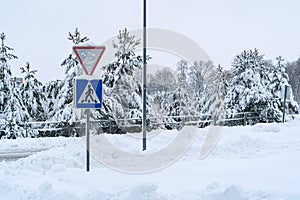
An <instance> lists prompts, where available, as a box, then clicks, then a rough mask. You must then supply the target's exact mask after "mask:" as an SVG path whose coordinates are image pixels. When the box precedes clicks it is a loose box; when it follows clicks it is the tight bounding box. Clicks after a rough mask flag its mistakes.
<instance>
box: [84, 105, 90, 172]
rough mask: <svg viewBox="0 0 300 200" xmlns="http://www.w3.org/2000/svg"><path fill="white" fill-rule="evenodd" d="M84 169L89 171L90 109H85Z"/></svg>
mask: <svg viewBox="0 0 300 200" xmlns="http://www.w3.org/2000/svg"><path fill="white" fill-rule="evenodd" d="M85 132H86V171H87V172H89V171H90V109H86V126H85Z"/></svg>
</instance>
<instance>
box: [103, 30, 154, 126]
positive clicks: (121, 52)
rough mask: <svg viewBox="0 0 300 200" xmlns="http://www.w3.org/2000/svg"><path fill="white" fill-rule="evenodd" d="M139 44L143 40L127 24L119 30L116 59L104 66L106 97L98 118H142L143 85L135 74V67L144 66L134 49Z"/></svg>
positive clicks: (139, 68)
mask: <svg viewBox="0 0 300 200" xmlns="http://www.w3.org/2000/svg"><path fill="white" fill-rule="evenodd" d="M139 44H140V40H139V39H136V38H135V36H134V35H130V33H129V32H128V31H127V29H126V28H125V30H121V31H119V35H118V37H117V41H113V47H114V49H115V51H116V53H115V61H113V62H112V63H110V64H108V65H107V66H104V74H103V76H102V79H103V86H104V89H103V91H104V94H105V97H106V98H105V99H104V102H103V109H102V110H99V111H98V112H99V113H98V118H103V117H104V118H106V119H107V118H110V119H112V120H115V119H124V118H141V115H142V87H141V83H140V82H139V81H138V80H137V79H136V78H135V77H134V71H135V70H141V66H142V64H143V60H142V57H141V56H139V55H136V54H135V52H134V50H135V48H136V47H137V45H139ZM148 59H149V57H148ZM148 109H149V104H148Z"/></svg>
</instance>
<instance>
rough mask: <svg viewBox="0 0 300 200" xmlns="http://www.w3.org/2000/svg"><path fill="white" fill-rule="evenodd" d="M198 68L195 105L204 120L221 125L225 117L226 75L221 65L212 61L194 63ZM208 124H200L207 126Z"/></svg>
mask: <svg viewBox="0 0 300 200" xmlns="http://www.w3.org/2000/svg"><path fill="white" fill-rule="evenodd" d="M194 68H195V69H197V76H198V78H197V79H198V83H197V84H198V85H199V86H200V88H199V89H198V88H196V91H197V89H198V92H197V93H196V97H195V99H196V100H195V103H194V105H193V107H194V108H195V110H196V111H197V114H199V115H201V116H202V117H201V118H200V119H201V120H202V121H203V120H212V123H213V124H214V125H219V124H221V123H222V122H223V119H224V106H225V105H224V98H225V94H226V91H225V82H226V81H225V77H224V72H223V70H222V68H221V67H220V66H218V67H215V66H214V64H213V62H212V61H199V62H195V63H194ZM205 125H206V124H199V126H205Z"/></svg>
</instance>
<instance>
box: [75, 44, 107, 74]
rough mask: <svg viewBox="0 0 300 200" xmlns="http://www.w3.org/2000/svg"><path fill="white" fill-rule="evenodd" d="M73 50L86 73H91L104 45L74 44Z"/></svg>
mask: <svg viewBox="0 0 300 200" xmlns="http://www.w3.org/2000/svg"><path fill="white" fill-rule="evenodd" d="M73 50H74V52H75V54H76V56H77V58H78V60H79V62H80V64H81V66H82V67H83V70H84V72H85V73H86V75H92V74H93V73H94V71H95V69H96V67H97V65H98V63H99V60H100V58H101V56H102V54H103V52H104V50H105V47H104V46H75V47H73Z"/></svg>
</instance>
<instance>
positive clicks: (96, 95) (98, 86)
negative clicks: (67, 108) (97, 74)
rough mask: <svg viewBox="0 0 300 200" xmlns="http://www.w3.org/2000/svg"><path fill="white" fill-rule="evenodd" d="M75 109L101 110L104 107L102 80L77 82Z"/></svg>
mask: <svg viewBox="0 0 300 200" xmlns="http://www.w3.org/2000/svg"><path fill="white" fill-rule="evenodd" d="M75 107H76V108H101V107H102V80H100V79H94V80H87V79H76V80H75Z"/></svg>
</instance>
